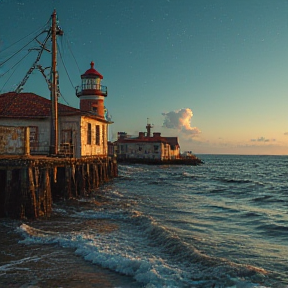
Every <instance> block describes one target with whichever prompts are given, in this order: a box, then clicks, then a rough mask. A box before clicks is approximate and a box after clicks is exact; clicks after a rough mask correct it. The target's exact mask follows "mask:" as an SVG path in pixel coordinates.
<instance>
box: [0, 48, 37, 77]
mask: <svg viewBox="0 0 288 288" xmlns="http://www.w3.org/2000/svg"><path fill="white" fill-rule="evenodd" d="M31 51H32V50H28V52H27V54H26V55H24V57H22V58H21V59H20V60H19V61H18V62H17V63H16V64H15V65H13V66H12V67H11V68H10V69H9V70H7V71H6V72H4V73H3V74H1V75H0V77H2V76H4V75H6V74H7V73H8V72H9V71H10V70H12V69H13V68H14V67H16V66H17V65H18V64H19V63H20V62H21V61H22V60H24V59H25V58H26V57H27V56H28V55H29V53H30V52H31Z"/></svg>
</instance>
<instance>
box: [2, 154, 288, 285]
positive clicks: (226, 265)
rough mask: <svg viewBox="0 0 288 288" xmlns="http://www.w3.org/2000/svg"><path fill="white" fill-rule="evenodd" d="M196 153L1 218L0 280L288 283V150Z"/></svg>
mask: <svg viewBox="0 0 288 288" xmlns="http://www.w3.org/2000/svg"><path fill="white" fill-rule="evenodd" d="M200 158H201V159H202V160H204V162H205V164H204V165H201V166H196V167H193V166H146V165H121V166H119V175H120V177H119V178H117V179H115V180H114V181H113V182H111V183H109V184H107V185H105V187H103V189H101V190H99V191H97V192H96V193H95V196H94V197H92V198H89V199H81V200H79V201H76V200H75V201H72V202H69V203H58V204H57V205H54V209H53V211H54V215H53V217H52V218H51V219H48V220H38V221H32V222H27V221H13V220H7V219H6V220H5V219H4V220H3V219H2V220H0V233H1V239H0V248H1V249H0V287H21V288H24V287H34V288H35V287H103V288H108V287H132V288H134V287H135V288H136V287H147V288H152V287H197V288H198V287H213V286H214V287H237V288H240V287H241V288H244V287H245V288H246V287H248V288H250V287H273V288H274V287H277V288H278V287H279V288H281V287H288V272H287V271H288V209H287V208H288V182H287V179H288V157H286V156H235V155H233V156H230V155H202V156H200Z"/></svg>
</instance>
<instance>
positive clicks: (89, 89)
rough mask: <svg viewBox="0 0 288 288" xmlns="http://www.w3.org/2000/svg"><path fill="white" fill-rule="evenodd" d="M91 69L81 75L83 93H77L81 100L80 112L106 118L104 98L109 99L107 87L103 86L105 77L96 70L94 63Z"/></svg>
mask: <svg viewBox="0 0 288 288" xmlns="http://www.w3.org/2000/svg"><path fill="white" fill-rule="evenodd" d="M90 65H91V68H90V69H88V70H87V71H86V72H85V73H84V74H82V75H81V79H82V85H81V91H78V88H79V87H77V91H76V95H77V97H78V98H79V99H80V110H81V111H82V112H90V113H92V114H94V115H96V116H98V117H101V118H104V117H105V111H104V110H105V109H104V98H105V97H107V87H106V86H102V85H101V80H102V79H103V76H102V75H101V74H100V73H99V72H98V71H96V70H95V68H94V62H93V61H92V62H91V63H90Z"/></svg>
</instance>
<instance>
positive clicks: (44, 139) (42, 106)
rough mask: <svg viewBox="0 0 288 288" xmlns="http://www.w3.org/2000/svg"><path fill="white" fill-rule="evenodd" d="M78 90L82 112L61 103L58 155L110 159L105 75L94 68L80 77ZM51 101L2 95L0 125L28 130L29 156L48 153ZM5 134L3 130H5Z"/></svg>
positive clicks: (28, 96) (30, 95) (32, 97)
mask: <svg viewBox="0 0 288 288" xmlns="http://www.w3.org/2000/svg"><path fill="white" fill-rule="evenodd" d="M81 79H82V85H81V87H80V88H79V89H77V97H78V98H79V99H80V109H76V108H73V107H69V106H66V105H63V104H58V118H59V122H58V123H59V124H58V126H59V129H58V139H59V147H58V148H59V149H58V151H59V153H63V154H65V155H66V156H70V157H77V158H78V157H84V156H95V155H97V156H104V157H105V156H107V155H108V144H107V142H108V139H107V135H108V125H109V124H111V123H112V122H109V121H107V120H106V119H105V107H104V99H105V97H106V96H107V87H105V86H102V85H101V79H103V76H102V75H101V74H100V73H99V72H98V71H96V70H95V69H94V63H93V62H91V68H90V69H88V70H87V71H86V72H85V73H84V74H83V75H81ZM50 120H51V101H50V100H48V99H46V98H43V97H41V96H39V95H36V94H34V93H16V92H9V93H4V94H1V95H0V126H9V127H11V126H12V127H14V126H16V127H17V126H21V127H29V130H30V136H29V137H30V154H32V155H33V154H34V155H38V154H44V155H45V154H48V153H49V145H50V129H51V121H50ZM2 131H4V130H2Z"/></svg>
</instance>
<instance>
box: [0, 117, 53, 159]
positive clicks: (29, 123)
mask: <svg viewBox="0 0 288 288" xmlns="http://www.w3.org/2000/svg"><path fill="white" fill-rule="evenodd" d="M0 125H3V126H4V125H5V126H15V127H17V126H19V127H20V126H22V127H24V126H25V127H30V132H31V134H30V137H31V141H34V143H32V142H31V145H30V148H31V154H48V152H49V143H50V121H49V119H48V118H46V119H17V118H13V119H7V118H5V119H0ZM32 127H37V128H36V129H35V130H33V128H32ZM34 133H35V135H34ZM32 138H33V139H32Z"/></svg>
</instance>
